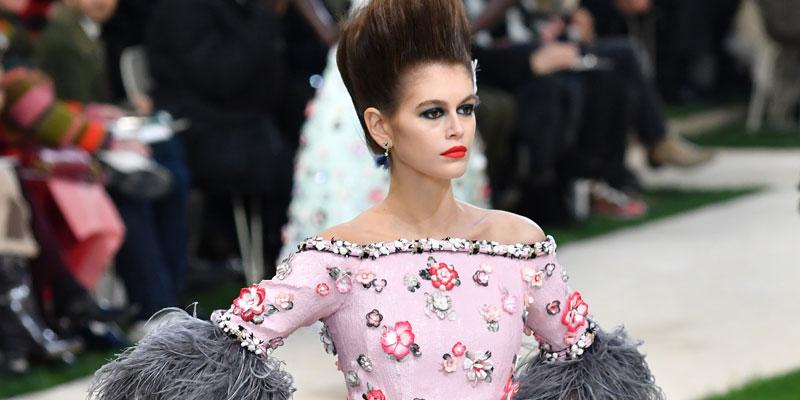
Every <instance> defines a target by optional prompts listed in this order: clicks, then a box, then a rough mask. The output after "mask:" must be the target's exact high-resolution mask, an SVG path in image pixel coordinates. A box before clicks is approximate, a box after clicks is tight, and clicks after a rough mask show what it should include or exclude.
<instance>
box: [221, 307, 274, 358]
mask: <svg viewBox="0 0 800 400" xmlns="http://www.w3.org/2000/svg"><path fill="white" fill-rule="evenodd" d="M231 315H232V314H231V312H230V311H225V310H216V311H214V313H213V314H211V322H212V323H213V324H214V325H216V326H217V327H218V328H220V329H221V330H222V332H224V333H225V334H227V335H228V336H230V337H232V338H234V339H236V340H238V341H239V343H241V345H242V347H243V348H245V349H247V350H248V351H250V352H251V353H253V354H255V355H262V354H266V355H269V353H271V352H272V349H271V348H269V346H266V342H265V341H264V340H262V339H259V338H258V337H256V335H255V334H254V333H253V332H250V331H249V330H248V329H247V328H245V327H244V326H242V325H240V324H238V323H235V322H233V321H232V320H231Z"/></svg>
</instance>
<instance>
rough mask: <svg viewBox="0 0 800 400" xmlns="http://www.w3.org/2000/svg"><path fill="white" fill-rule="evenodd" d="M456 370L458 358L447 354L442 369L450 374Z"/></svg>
mask: <svg viewBox="0 0 800 400" xmlns="http://www.w3.org/2000/svg"><path fill="white" fill-rule="evenodd" d="M456 370H458V358H456V357H453V356H451V355H450V354H445V355H444V360H442V371H444V372H446V373H448V374H449V373H451V372H456Z"/></svg>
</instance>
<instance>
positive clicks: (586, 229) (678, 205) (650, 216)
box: [544, 189, 757, 245]
mask: <svg viewBox="0 0 800 400" xmlns="http://www.w3.org/2000/svg"><path fill="white" fill-rule="evenodd" d="M755 191H757V189H729V190H703V191H698V190H691V191H684V190H672V189H659V190H650V191H646V192H645V193H643V195H642V199H643V200H644V201H646V202H647V205H648V207H649V208H648V209H649V212H648V213H647V215H645V216H644V217H642V218H635V219H616V218H611V217H606V216H597V215H595V216H591V217H589V219H587V220H586V221H584V222H582V223H581V224H579V225H577V226H574V227H569V228H559V227H552V228H550V227H544V229H545V232H547V233H548V234H550V235H553V236H554V237H555V238H556V241H557V242H558V243H559V244H561V245H563V244H566V243H568V242H571V241H575V240H581V239H587V238H590V237H594V236H599V235H603V234H606V233H609V232H613V231H617V230H620V229H624V228H629V227H632V226H638V225H643V224H646V223H649V222H653V221H656V220H659V219H663V218H667V217H671V216H674V215H676V214H680V213H683V212H687V211H691V210H695V209H698V208H701V207H705V206H708V205H711V204H716V203H720V202H724V201H729V200H732V199H735V198H738V197H740V196H744V195H747V194H751V193H754V192H755Z"/></svg>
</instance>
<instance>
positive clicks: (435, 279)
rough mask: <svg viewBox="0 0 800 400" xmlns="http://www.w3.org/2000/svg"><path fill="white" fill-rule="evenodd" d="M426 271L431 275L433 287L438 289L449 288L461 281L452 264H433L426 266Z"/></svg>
mask: <svg viewBox="0 0 800 400" xmlns="http://www.w3.org/2000/svg"><path fill="white" fill-rule="evenodd" d="M428 273H429V274H430V275H431V283H433V287H435V288H437V289H440V290H451V289H453V287H455V286H457V285H459V284H460V283H461V282H460V281H459V279H458V272H457V271H456V270H455V268H454V267H453V266H452V265H447V264H445V263H438V264H434V265H431V266H430V267H429V268H428Z"/></svg>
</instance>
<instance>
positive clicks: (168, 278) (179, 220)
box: [111, 138, 189, 318]
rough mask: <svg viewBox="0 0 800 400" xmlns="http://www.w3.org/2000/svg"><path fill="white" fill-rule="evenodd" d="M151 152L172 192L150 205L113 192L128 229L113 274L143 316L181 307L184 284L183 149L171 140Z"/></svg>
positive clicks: (185, 175)
mask: <svg viewBox="0 0 800 400" xmlns="http://www.w3.org/2000/svg"><path fill="white" fill-rule="evenodd" d="M152 148H153V158H154V160H155V161H157V162H158V163H159V164H160V165H162V166H163V167H165V168H167V169H168V170H169V171H170V172H171V173H172V188H171V190H170V191H169V192H168V193H167V194H166V195H165V196H163V197H161V198H159V199H157V200H153V201H141V200H137V199H132V198H130V197H127V196H124V195H122V194H120V193H114V192H112V193H111V195H112V198H113V199H114V203H115V204H116V205H117V208H118V210H119V213H120V215H121V216H122V219H123V221H124V222H125V228H126V236H125V242H124V243H123V244H122V247H120V250H119V252H118V253H117V257H116V270H117V273H118V274H119V275H120V277H121V278H122V281H123V282H124V283H125V289H126V290H127V292H128V298H129V300H130V302H131V303H132V304H137V305H139V307H141V308H140V313H139V316H140V317H141V318H147V317H149V316H150V315H152V314H153V313H155V312H156V311H158V310H160V309H162V308H164V307H175V306H179V305H180V304H179V302H180V300H181V295H182V293H183V290H184V288H185V283H186V265H187V201H188V193H189V172H188V168H187V167H186V163H185V161H184V150H183V145H182V143H181V140H180V138H173V139H170V140H168V141H165V142H161V143H157V144H154V145H153V146H152Z"/></svg>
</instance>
